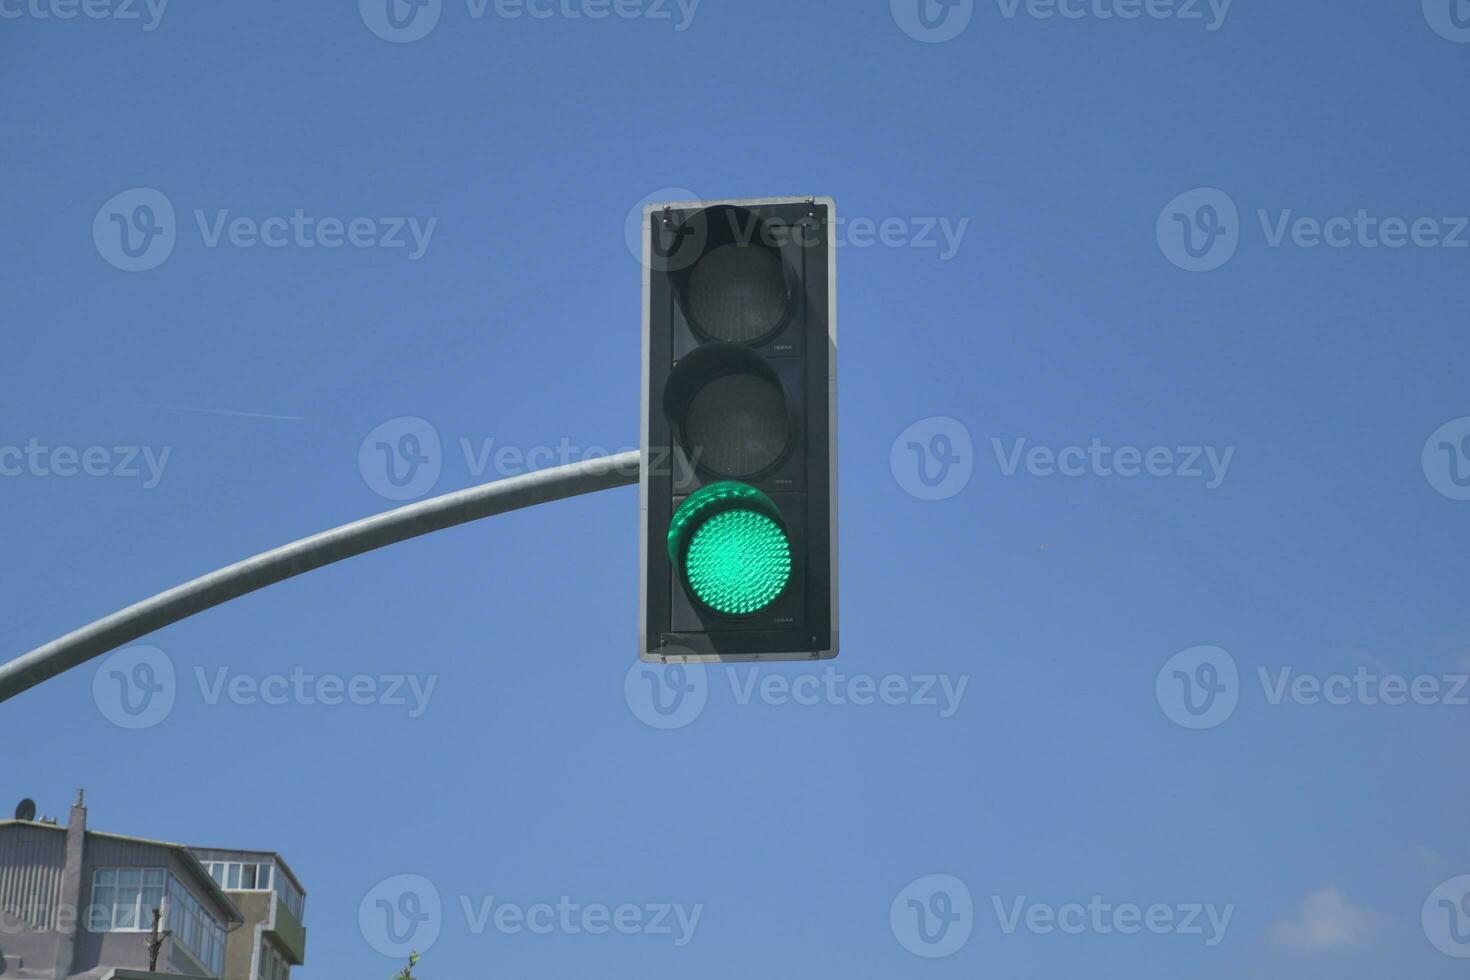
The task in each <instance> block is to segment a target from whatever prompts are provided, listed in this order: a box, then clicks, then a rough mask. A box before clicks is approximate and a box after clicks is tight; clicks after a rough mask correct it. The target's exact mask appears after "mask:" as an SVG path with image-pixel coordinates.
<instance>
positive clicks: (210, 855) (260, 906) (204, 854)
mask: <svg viewBox="0 0 1470 980" xmlns="http://www.w3.org/2000/svg"><path fill="white" fill-rule="evenodd" d="M193 850H194V856H195V857H197V858H198V859H199V861H200V862H201V863H202V864H203V865H204V867H205V870H207V871H208V872H209V875H210V877H211V878H213V879H214V882H215V884H217V885H219V886H220V888H221V889H223V890H224V892H225V894H226V895H228V896H229V897H230V900H231V901H233V902H234V903H235V907H236V908H237V909H239V910H240V914H241V916H242V917H243V919H244V922H243V924H242V925H241V927H240V928H239V929H235V930H232V931H231V932H230V934H229V936H228V938H226V940H225V972H224V978H225V980H235V978H236V977H239V978H240V980H287V978H288V977H289V976H290V973H291V967H293V966H299V965H301V963H302V961H304V960H305V959H306V929H305V928H303V926H302V925H301V920H302V916H303V914H304V913H305V907H306V891H305V889H303V888H302V887H301V882H299V881H297V880H296V875H295V874H294V873H292V871H291V868H290V867H289V866H288V865H287V864H286V862H285V861H284V860H283V859H282V858H281V856H280V855H279V854H275V853H273V852H270V851H223V850H218V849H214V848H203V847H196V848H194V849H193Z"/></svg>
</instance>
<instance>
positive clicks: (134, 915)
mask: <svg viewBox="0 0 1470 980" xmlns="http://www.w3.org/2000/svg"><path fill="white" fill-rule="evenodd" d="M168 877H169V874H168V872H167V871H165V870H164V869H163V868H98V869H97V870H96V871H95V872H93V874H92V905H91V907H90V908H89V909H88V913H87V928H88V929H90V930H92V931H93V932H147V931H148V930H150V929H152V928H153V910H154V909H162V908H163V892H164V882H165V880H166V879H167V878H168Z"/></svg>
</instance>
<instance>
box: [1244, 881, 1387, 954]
mask: <svg viewBox="0 0 1470 980" xmlns="http://www.w3.org/2000/svg"><path fill="white" fill-rule="evenodd" d="M1382 925H1383V918H1382V916H1380V915H1379V914H1378V913H1377V912H1374V911H1373V910H1372V909H1370V908H1368V907H1366V906H1363V905H1354V904H1353V903H1352V902H1351V901H1349V900H1348V898H1347V896H1345V895H1343V893H1342V892H1340V891H1338V890H1337V888H1335V887H1332V886H1328V887H1326V888H1321V889H1318V890H1317V891H1315V892H1313V893H1312V894H1310V895H1308V896H1307V897H1306V898H1304V899H1302V900H1301V901H1300V902H1298V903H1297V905H1296V907H1295V908H1293V909H1292V910H1291V912H1290V913H1289V914H1288V915H1287V916H1286V917H1285V918H1284V919H1282V920H1281V921H1279V922H1277V923H1276V924H1275V925H1274V926H1272V927H1271V934H1272V936H1273V937H1274V938H1275V939H1276V941H1277V942H1278V943H1280V944H1281V945H1283V946H1285V947H1287V948H1288V949H1292V950H1296V951H1297V952H1305V953H1316V952H1330V951H1333V950H1343V949H1357V948H1360V947H1362V946H1364V945H1366V944H1367V943H1368V942H1370V941H1371V940H1372V939H1373V937H1374V936H1375V935H1376V934H1377V933H1378V931H1379V929H1380V928H1381V927H1382Z"/></svg>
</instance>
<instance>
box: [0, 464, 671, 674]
mask: <svg viewBox="0 0 1470 980" xmlns="http://www.w3.org/2000/svg"><path fill="white" fill-rule="evenodd" d="M641 459H642V454H641V453H639V452H636V451H634V452H626V453H619V454H618V455H616V456H605V457H601V458H598V459H591V460H585V461H583V462H579V463H572V464H570V465H568V466H557V467H554V468H552V469H549V470H539V471H537V472H535V473H527V474H526V475H524V476H517V477H512V478H511V479H508V480H497V481H496V482H494V483H486V484H483V485H481V486H478V487H471V488H470V489H468V490H460V491H459V492H457V493H451V494H446V495H445V496H443V497H435V498H433V499H432V500H423V501H420V502H418V503H416V504H410V505H408V506H407V507H400V508H399V509H397V510H391V511H388V512H387V513H385V514H379V515H377V516H376V517H368V518H364V519H363V520H360V521H354V522H353V523H351V524H344V525H342V526H341V527H338V528H333V529H332V530H330V531H323V532H322V533H321V534H314V535H312V536H311V537H309V538H302V539H301V540H300V541H295V542H292V543H291V544H288V545H283V546H281V547H279V548H276V549H274V550H272V551H267V552H265V553H264V554H261V555H256V556H255V557H254V558H247V559H245V560H244V561H241V562H236V563H235V564H233V565H230V566H228V567H226V568H221V569H220V570H219V571H217V572H210V573H209V574H208V575H205V576H202V577H200V578H196V579H194V580H193V581H192V582H185V583H184V584H183V585H180V586H178V587H176V588H172V589H169V590H168V591H167V592H160V593H159V594H158V595H156V596H154V597H153V598H151V599H144V600H143V601H142V602H139V603H136V604H134V605H131V606H128V607H127V608H126V609H123V610H120V611H118V612H115V613H113V614H112V615H111V616H105V617H103V618H102V619H99V620H97V621H96V622H95V623H91V624H89V625H87V626H83V627H82V628H81V629H79V630H76V631H75V632H72V633H68V634H66V635H65V636H63V637H61V638H60V639H56V640H52V641H51V642H50V643H47V644H46V645H45V646H41V647H37V648H36V649H34V650H32V651H31V652H30V653H27V654H25V655H23V656H20V657H16V658H15V659H14V660H12V661H11V662H10V663H8V664H5V665H4V666H0V701H8V700H9V699H11V698H13V697H15V696H16V695H17V694H20V693H21V692H22V691H25V690H28V689H30V688H32V687H35V686H36V685H37V684H40V683H41V682H42V681H45V680H48V679H49V678H52V677H55V676H56V675H57V674H59V673H61V672H62V671H64V670H70V669H71V668H72V667H76V666H78V665H79V664H83V663H86V662H87V661H88V660H91V659H92V658H93V657H99V656H101V655H102V654H104V653H107V652H108V651H110V650H115V649H117V648H118V647H120V646H122V645H123V644H124V643H130V642H131V641H133V640H136V639H137V638H138V637H140V636H145V635H147V634H149V633H152V632H153V631H154V630H158V629H162V628H163V627H165V626H168V625H170V624H172V623H177V622H178V621H179V620H181V619H186V618H188V617H189V616H192V615H194V614H195V613H198V612H203V611H204V610H206V609H209V608H212V607H214V606H218V605H219V604H220V603H223V602H228V601H230V600H231V599H238V598H239V597H240V596H242V595H247V594H248V593H251V592H254V591H255V590H257V589H263V588H265V587H266V586H267V585H274V584H275V583H277V582H281V581H284V580H285V579H288V578H294V577H295V576H297V575H303V574H305V573H306V572H309V571H312V570H313V569H317V568H321V567H323V566H324V565H330V564H332V563H333V562H339V561H342V560H343V559H344V558H351V557H353V556H354V555H360V554H363V553H364V552H368V551H373V550H375V549H378V548H385V547H387V546H388V545H390V544H397V543H398V542H400V541H407V540H409V539H410V538H417V537H419V536H421V535H424V534H430V533H432V532H434V531H442V530H444V529H445V528H449V527H456V526H458V525H460V524H467V523H469V522H470V521H477V520H479V519H480V518H482V517H493V516H494V515H496V514H504V513H506V512H507V511H512V510H520V509H521V508H524V507H533V506H535V505H536V504H544V503H549V502H551V501H553V500H565V499H566V498H568V497H576V496H580V495H581V494H584V493H593V492H595V491H598V490H611V489H613V488H614V487H625V486H631V485H632V484H635V483H637V482H638V467H639V461H640V460H641Z"/></svg>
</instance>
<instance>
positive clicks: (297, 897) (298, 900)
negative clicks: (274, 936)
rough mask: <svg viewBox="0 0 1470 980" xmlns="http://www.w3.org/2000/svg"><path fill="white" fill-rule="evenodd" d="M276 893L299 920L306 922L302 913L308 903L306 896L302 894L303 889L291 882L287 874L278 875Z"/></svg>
mask: <svg viewBox="0 0 1470 980" xmlns="http://www.w3.org/2000/svg"><path fill="white" fill-rule="evenodd" d="M276 894H277V895H279V896H280V898H281V902H282V903H284V904H285V906H286V908H288V909H290V910H291V914H292V915H294V916H295V917H296V921H297V922H304V921H305V920H304V919H302V918H301V913H302V912H303V910H304V908H303V907H304V906H305V905H306V896H305V895H303V894H301V889H299V888H297V887H296V886H295V885H294V884H292V883H291V880H290V879H289V878H287V877H286V876H285V875H276Z"/></svg>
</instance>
